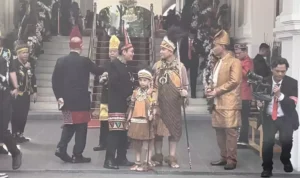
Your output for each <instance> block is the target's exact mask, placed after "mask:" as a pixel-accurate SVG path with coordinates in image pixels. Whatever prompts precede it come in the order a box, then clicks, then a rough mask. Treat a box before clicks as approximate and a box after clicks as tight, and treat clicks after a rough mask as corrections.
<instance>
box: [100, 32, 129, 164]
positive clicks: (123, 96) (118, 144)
mask: <svg viewBox="0 0 300 178" xmlns="http://www.w3.org/2000/svg"><path fill="white" fill-rule="evenodd" d="M124 31H125V30H124ZM120 47H121V48H120V50H119V55H120V56H119V57H118V59H116V60H113V61H112V62H111V64H110V68H109V71H108V78H109V80H108V126H109V133H108V138H107V148H106V155H105V161H104V166H103V167H104V168H107V169H119V166H132V165H133V164H134V163H132V162H129V161H128V160H127V156H126V154H127V145H128V142H127V141H128V140H127V131H126V113H127V109H128V104H127V98H128V97H130V96H131V95H132V91H133V82H134V78H133V75H132V72H131V71H130V69H129V67H128V66H127V65H128V64H127V63H128V62H129V61H131V60H132V59H133V55H134V48H133V46H132V44H131V43H130V39H129V37H128V35H127V33H126V31H125V45H121V46H120ZM116 153H117V156H115V155H116Z"/></svg>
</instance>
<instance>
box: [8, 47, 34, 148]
mask: <svg viewBox="0 0 300 178" xmlns="http://www.w3.org/2000/svg"><path fill="white" fill-rule="evenodd" d="M15 50H16V53H17V59H15V60H13V65H14V66H15V68H16V74H17V79H18V85H19V93H18V95H17V97H16V99H15V100H14V101H13V112H12V118H11V128H12V134H13V135H14V137H15V139H16V141H17V142H19V143H23V142H28V141H29V140H30V139H28V138H26V137H24V135H23V133H24V130H25V126H26V122H27V116H28V112H29V107H30V96H31V95H33V99H34V102H35V101H36V99H37V85H36V77H35V73H34V70H33V69H32V67H31V63H30V62H29V61H28V60H29V47H28V45H27V44H26V43H23V42H19V44H17V45H16V49H15Z"/></svg>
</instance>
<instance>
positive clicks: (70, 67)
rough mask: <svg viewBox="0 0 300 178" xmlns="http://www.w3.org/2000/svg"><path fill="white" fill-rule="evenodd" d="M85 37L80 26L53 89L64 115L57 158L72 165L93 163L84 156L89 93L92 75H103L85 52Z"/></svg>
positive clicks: (60, 61) (58, 66)
mask: <svg viewBox="0 0 300 178" xmlns="http://www.w3.org/2000/svg"><path fill="white" fill-rule="evenodd" d="M82 47H83V46H82V36H81V34H80V32H79V29H78V27H74V28H73V30H72V32H71V34H70V54H69V55H67V56H64V57H61V58H59V59H58V60H57V62H56V65H55V68H54V71H53V75H52V88H53V92H54V95H55V97H56V99H57V102H58V108H59V110H61V111H62V114H63V120H64V125H63V130H62V134H61V139H60V141H59V143H58V145H57V149H56V152H55V155H56V156H57V157H59V158H60V159H61V160H63V161H65V162H70V163H89V162H91V158H86V157H84V156H83V155H82V153H83V151H84V148H85V145H86V137H87V127H88V122H89V121H90V119H91V117H90V106H91V96H90V95H91V94H90V92H89V91H88V87H89V76H90V73H93V74H95V75H101V74H102V73H103V69H102V68H100V67H97V65H96V64H94V63H93V62H92V61H91V60H90V59H89V58H87V57H83V56H80V54H81V53H82ZM74 134H75V145H74V148H73V156H72V158H71V157H70V156H69V155H68V153H67V147H68V143H69V142H70V140H71V139H72V137H73V135H74Z"/></svg>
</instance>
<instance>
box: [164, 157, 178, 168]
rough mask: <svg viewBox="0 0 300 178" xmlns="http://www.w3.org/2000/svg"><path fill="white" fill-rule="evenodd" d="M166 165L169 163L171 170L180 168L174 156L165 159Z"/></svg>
mask: <svg viewBox="0 0 300 178" xmlns="http://www.w3.org/2000/svg"><path fill="white" fill-rule="evenodd" d="M165 163H167V164H168V165H169V166H170V167H171V168H176V169H177V168H180V166H179V164H178V163H177V159H176V158H175V157H174V156H167V157H165Z"/></svg>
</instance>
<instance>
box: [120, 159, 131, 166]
mask: <svg viewBox="0 0 300 178" xmlns="http://www.w3.org/2000/svg"><path fill="white" fill-rule="evenodd" d="M117 164H118V166H126V167H127V166H128V167H130V166H133V165H134V162H130V161H128V160H127V159H125V160H123V161H118V162H117Z"/></svg>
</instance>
